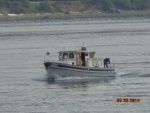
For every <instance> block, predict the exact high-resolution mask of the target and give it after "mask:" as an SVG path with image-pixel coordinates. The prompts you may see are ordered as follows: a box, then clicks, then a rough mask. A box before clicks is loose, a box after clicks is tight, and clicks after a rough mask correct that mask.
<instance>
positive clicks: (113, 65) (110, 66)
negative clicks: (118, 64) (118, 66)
mask: <svg viewBox="0 0 150 113" xmlns="http://www.w3.org/2000/svg"><path fill="white" fill-rule="evenodd" d="M107 65H108V68H115V64H113V63H110V64H107Z"/></svg>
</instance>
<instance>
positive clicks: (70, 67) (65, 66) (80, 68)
mask: <svg viewBox="0 0 150 113" xmlns="http://www.w3.org/2000/svg"><path fill="white" fill-rule="evenodd" d="M58 67H62V68H69V69H79V70H87V71H115V70H114V69H90V68H82V67H73V66H67V65H62V64H59V65H58Z"/></svg>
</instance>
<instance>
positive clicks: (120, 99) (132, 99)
mask: <svg viewBox="0 0 150 113" xmlns="http://www.w3.org/2000/svg"><path fill="white" fill-rule="evenodd" d="M140 101H141V99H140V98H117V102H126V103H128V102H131V103H134V102H136V103H139V102H140Z"/></svg>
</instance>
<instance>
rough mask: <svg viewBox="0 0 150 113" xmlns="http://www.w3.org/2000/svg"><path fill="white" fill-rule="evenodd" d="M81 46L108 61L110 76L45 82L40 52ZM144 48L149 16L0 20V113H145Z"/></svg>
mask: <svg viewBox="0 0 150 113" xmlns="http://www.w3.org/2000/svg"><path fill="white" fill-rule="evenodd" d="M83 42H84V43H85V46H87V48H88V50H89V51H96V53H97V54H96V55H97V56H102V57H110V58H111V62H113V63H115V65H116V72H117V76H116V78H105V79H104V78H101V79H97V78H94V79H91V78H84V79H83V78H76V77H75V78H59V79H57V80H56V82H54V83H52V82H50V81H47V80H46V71H45V69H44V66H43V60H44V55H45V54H46V52H47V51H49V52H50V53H51V59H57V57H58V55H57V52H58V51H60V50H64V48H66V49H72V50H73V49H79V48H80V47H81V46H82V43H83ZM149 48H150V18H149V17H126V18H119V17H118V18H109V17H107V18H87V19H65V20H63V19H62V20H26V21H0V113H150V107H149V105H150V49H149ZM117 98H128V99H129V98H135V99H136V98H139V99H140V100H141V101H140V102H139V103H137V102H134V103H131V102H128V103H127V102H120V103H118V102H117Z"/></svg>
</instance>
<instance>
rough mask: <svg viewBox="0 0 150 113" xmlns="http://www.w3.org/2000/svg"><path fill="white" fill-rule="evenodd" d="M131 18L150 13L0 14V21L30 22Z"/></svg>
mask: <svg viewBox="0 0 150 113" xmlns="http://www.w3.org/2000/svg"><path fill="white" fill-rule="evenodd" d="M125 16H128V17H133V16H150V11H123V12H120V13H101V12H96V13H95V12H93V13H80V12H74V13H69V14H64V13H44V14H40V13H37V14H8V15H2V14H0V20H32V19H69V18H96V17H125Z"/></svg>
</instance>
